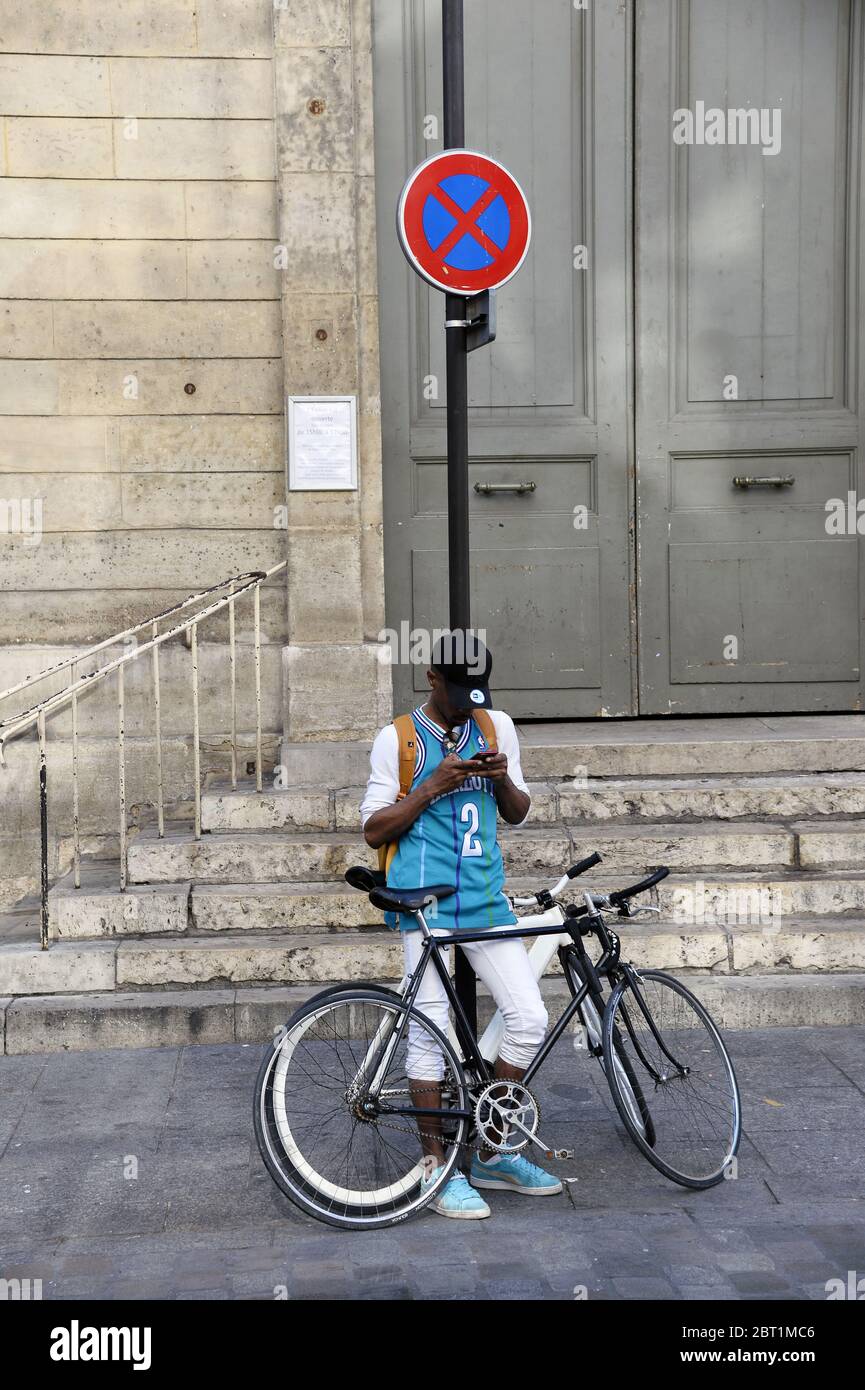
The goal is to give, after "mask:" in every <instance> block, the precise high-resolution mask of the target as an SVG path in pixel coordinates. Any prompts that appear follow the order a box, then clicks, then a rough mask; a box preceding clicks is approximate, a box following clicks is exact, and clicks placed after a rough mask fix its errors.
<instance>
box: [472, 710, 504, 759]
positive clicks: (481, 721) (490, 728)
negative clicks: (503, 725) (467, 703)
mask: <svg viewBox="0 0 865 1390" xmlns="http://www.w3.org/2000/svg"><path fill="white" fill-rule="evenodd" d="M472 719H473V720H474V721H475V723H476V724H477V726H478V728H479V729H480V731H481V733H482V734H483V736H484V738H485V740H486V744H487V747H488V748H489V750H490V752H491V753H497V752H498V751H499V745H498V742H497V741H496V726H495V724H494V723H493V721H492V717H491V716H490V712H489V710H488V709H476V710H473V711H472Z"/></svg>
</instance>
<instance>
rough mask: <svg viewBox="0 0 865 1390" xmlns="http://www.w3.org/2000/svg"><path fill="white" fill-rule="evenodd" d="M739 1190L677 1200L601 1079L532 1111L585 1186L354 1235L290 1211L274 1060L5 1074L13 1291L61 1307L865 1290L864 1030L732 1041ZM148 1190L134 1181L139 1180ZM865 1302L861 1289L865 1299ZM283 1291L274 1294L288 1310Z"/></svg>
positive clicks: (586, 1062) (207, 1050)
mask: <svg viewBox="0 0 865 1390" xmlns="http://www.w3.org/2000/svg"><path fill="white" fill-rule="evenodd" d="M728 1042H729V1045H730V1049H731V1052H732V1054H733V1057H734V1059H735V1062H736V1067H737V1071H738V1074H739V1079H740V1084H741V1087H742V1098H743V1107H744V1116H745V1138H744V1139H743V1142H742V1147H741V1151H740V1168H739V1177H738V1179H737V1180H736V1181H729V1182H724V1183H722V1184H721V1185H720V1186H718V1187H716V1188H714V1189H712V1190H711V1191H709V1192H704V1193H701V1192H690V1191H686V1190H685V1189H683V1188H678V1187H675V1186H674V1185H673V1184H671V1183H669V1182H667V1181H666V1179H664V1178H663V1177H662V1176H661V1175H660V1174H659V1173H656V1172H655V1171H654V1169H652V1168H651V1167H650V1166H649V1165H648V1164H647V1163H646V1162H645V1160H644V1159H642V1158H641V1157H640V1155H639V1154H638V1153H637V1151H636V1149H634V1148H633V1146H632V1145H631V1144H630V1142H629V1141H628V1139H627V1137H626V1136H625V1134H624V1131H623V1130H622V1129H621V1127H620V1126H619V1124H618V1122H617V1120H616V1117H615V1116H614V1114H613V1111H612V1103H611V1100H610V1097H609V1094H608V1092H607V1090H606V1084H605V1082H604V1080H603V1076H602V1074H601V1072H600V1068H599V1067H598V1065H597V1063H596V1062H594V1061H593V1060H592V1059H590V1058H587V1057H585V1056H583V1057H581V1056H579V1054H577V1053H575V1052H573V1051H571V1050H570V1049H569V1048H567V1047H560V1048H559V1049H557V1051H556V1052H555V1053H554V1054H553V1057H552V1059H551V1061H550V1063H549V1064H548V1065H547V1067H546V1068H545V1072H546V1076H544V1074H543V1073H542V1078H541V1084H540V1085H539V1087H538V1094H539V1096H540V1099H541V1102H542V1104H545V1106H546V1108H547V1112H548V1113H549V1110H550V1109H551V1108H552V1107H553V1106H556V1105H566V1106H567V1107H569V1112H568V1113H573V1115H574V1116H575V1127H574V1134H573V1140H572V1143H575V1144H576V1147H577V1157H576V1159H575V1160H574V1161H573V1162H571V1163H567V1164H565V1163H562V1164H548V1165H547V1166H548V1167H550V1168H551V1169H553V1170H555V1171H558V1172H559V1174H560V1176H572V1177H576V1179H577V1181H576V1183H574V1184H573V1185H571V1186H569V1187H568V1188H566V1191H565V1192H564V1193H563V1194H562V1195H561V1196H560V1197H555V1198H548V1199H545V1200H543V1201H538V1200H536V1199H534V1200H533V1199H531V1198H529V1197H520V1196H518V1195H515V1194H511V1193H502V1194H499V1193H491V1194H488V1195H489V1198H490V1205H491V1207H492V1209H493V1215H492V1219H490V1220H487V1221H481V1222H458V1221H446V1220H444V1219H443V1218H442V1217H439V1216H436V1215H434V1214H432V1213H426V1212H425V1213H423V1214H422V1215H421V1216H419V1217H417V1218H416V1219H414V1220H413V1221H409V1222H406V1223H405V1224H403V1225H401V1226H400V1227H398V1228H396V1229H392V1230H385V1231H372V1232H366V1233H354V1232H343V1231H339V1230H335V1229H332V1228H330V1227H326V1226H323V1225H321V1224H319V1223H318V1222H316V1221H314V1220H312V1219H311V1218H308V1217H306V1216H304V1215H303V1214H302V1213H300V1212H299V1211H297V1210H295V1208H294V1207H292V1206H291V1204H290V1203H289V1202H287V1201H286V1200H285V1199H284V1198H283V1197H282V1195H281V1194H280V1193H279V1192H278V1190H277V1189H276V1188H275V1187H274V1185H273V1183H272V1182H271V1179H270V1177H269V1176H268V1174H267V1172H266V1171H265V1169H264V1167H263V1165H262V1163H261V1160H260V1158H259V1155H258V1150H257V1148H256V1144H255V1140H254V1137H253V1134H252V1123H251V1100H252V1092H253V1084H254V1081H255V1076H256V1071H257V1068H258V1064H259V1060H260V1058H261V1056H262V1049H261V1048H260V1047H242V1046H222V1047H188V1048H183V1049H170V1048H165V1049H147V1050H141V1051H113V1052H84V1053H68V1054H56V1055H50V1056H28V1057H2V1058H0V1278H7V1279H11V1278H31V1279H41V1280H42V1296H43V1298H45V1299H47V1298H72V1299H75V1298H94V1299H113V1298H159V1299H166V1298H168V1299H202V1298H204V1299H235V1298H241V1299H243V1298H255V1299H271V1298H274V1297H277V1296H281V1297H285V1296H287V1297H288V1298H316V1299H320V1298H327V1299H331V1298H387V1299H391V1298H394V1299H466V1298H479V1299H571V1298H573V1297H574V1296H575V1289H576V1290H578V1291H579V1290H583V1289H584V1290H585V1296H586V1297H588V1299H589V1300H591V1299H623V1298H624V1299H654V1298H660V1299H700V1300H702V1299H716V1298H721V1299H736V1300H739V1299H760V1300H762V1299H788V1298H794V1299H800V1300H809V1299H815V1300H825V1299H826V1296H827V1293H826V1283H827V1280H830V1279H842V1280H844V1281H845V1282H846V1281H847V1278H848V1271H851V1270H852V1271H858V1274H857V1276H856V1277H858V1278H863V1277H865V1181H863V1170H865V1156H863V1155H865V1106H863V1093H865V1028H838V1029H806V1028H798V1029H783V1030H772V1031H767V1032H745V1033H738V1034H729V1035H728ZM136 1171H137V1176H132V1174H133V1173H135V1172H136ZM863 1288H865V1284H863ZM277 1291H278V1292H277Z"/></svg>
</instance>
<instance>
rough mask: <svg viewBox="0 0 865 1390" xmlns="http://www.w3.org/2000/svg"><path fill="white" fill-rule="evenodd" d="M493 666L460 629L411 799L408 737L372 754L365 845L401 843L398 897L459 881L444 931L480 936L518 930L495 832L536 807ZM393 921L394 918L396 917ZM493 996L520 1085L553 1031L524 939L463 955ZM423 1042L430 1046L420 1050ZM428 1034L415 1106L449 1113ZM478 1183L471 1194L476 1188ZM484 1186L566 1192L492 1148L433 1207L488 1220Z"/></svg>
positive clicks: (419, 714) (406, 941)
mask: <svg viewBox="0 0 865 1390" xmlns="http://www.w3.org/2000/svg"><path fill="white" fill-rule="evenodd" d="M491 668H492V657H491V656H490V654H489V652H488V651H487V650H486V648H485V647H484V645H483V643H482V642H480V641H478V639H476V638H474V637H473V636H471V635H469V634H466V633H463V632H460V631H457V632H453V633H446V634H445V635H444V636H443V637H442V638H441V639H440V640H439V641H438V642H437V643H436V646H435V648H434V650H433V654H432V662H431V666H430V670H428V671H427V679H428V681H429V685H430V693H429V695H428V697H427V700H426V703H425V704H423V705H420V706H419V707H418V708H417V709H416V710H414V712H413V716H412V717H413V719H414V724H415V730H416V732H417V744H418V746H417V752H416V757H415V774H414V781H413V783H412V788H411V791H410V792H409V793H408V794H407V795H406V796H404V797H403V798H402V800H398V795H399V789H400V786H399V738H398V734H397V731H396V729H395V727H394V725H393V724H389V725H387V726H386V727H385V728H384V729H382V730H381V731H380V733H379V734H378V736H377V737H376V740H375V742H374V743H373V746H372V753H371V758H370V761H371V772H370V778H369V782H368V784H367V789H366V794H365V796H364V799H363V803H362V805H361V808H360V809H361V821H362V824H363V830H364V836H365V838H366V842H367V844H368V845H370V846H371V847H372V848H373V849H377V848H378V847H379V846H381V845H386V844H390V843H391V842H392V841H394V840H396V841H398V847H397V851H396V854H395V856H394V858H393V860H392V862H391V864H390V867H389V869H388V877H387V881H388V885H389V887H391V888H420V887H423V886H424V885H425V884H431V883H453V884H455V885H456V888H457V891H456V893H454V894H453V895H452V896H451V897H448V898H443V899H442V900H441V902H439V903H438V904H437V911H436V917H435V921H434V923H433V924H431V925H432V926H433V928H434V929H443V930H447V931H459V930H461V929H462V930H464V931H478V930H480V929H483V928H486V927H502V926H515V925H516V922H517V918H516V916H515V915H514V911H513V908H512V907H511V904H510V902H509V901H508V899H507V897H506V896H505V892H504V867H503V864H502V854H501V849H500V847H499V843H498V838H497V833H496V817H497V813H498V812H501V814H502V816H503V817H504V819H505V820H506V821H507V822H508V824H509V825H521V824H522V822H523V821H524V820H525V819H526V816H527V815H528V813H529V807H530V805H531V798H530V796H529V790H528V787H527V786H526V784H525V781H524V780H523V774H522V770H521V768H520V749H519V743H518V740H517V733H516V729H515V728H514V724H513V720H512V719H511V718H510V716H509V715H507V714H505V713H504V711H503V710H492V709H491V708H490V707H491V705H492V700H491V698H490V692H489V676H490V670H491ZM477 709H489V710H490V718H491V719H492V722H493V726H494V728H495V733H496V743H497V749H496V752H495V753H494V754H492V755H491V753H490V750H489V748H488V747H487V743H486V740H485V739H484V737H483V735H482V733H481V732H480V730H479V728H478V726H477V723H476V721H475V720H474V719H473V718H472V711H473V710H477ZM389 916H395V914H389ZM389 925H399V927H400V928H401V930H402V932H403V947H404V954H405V969H406V972H407V973H408V972H410V971H412V970H413V969H414V968H415V967H416V965H417V962H418V960H419V959H420V952H421V946H422V941H421V933H420V930H419V929H418V927H417V924H416V922H415V920H414V918H413V917H407V916H406V915H405V914H402V913H400V914H399V915H398V921H394V922H390V923H389ZM462 949H463V950H464V951H465V953H466V955H467V957H468V958H469V961H470V963H471V965H472V968H473V969H474V971H475V973H476V974H477V976H478V978H479V979H481V980H482V981H483V983H484V984H485V985H486V986H487V988H488V989H489V991H490V993H491V994H492V996H493V998H494V999H495V1001H496V1004H497V1005H498V1007H499V1009H500V1010H501V1012H502V1016H503V1018H504V1023H505V1030H504V1037H503V1039H502V1045H501V1048H500V1051H499V1057H498V1061H497V1062H496V1068H495V1074H496V1076H497V1077H503V1078H511V1079H515V1080H519V1079H520V1078H521V1077H522V1075H523V1073H524V1072H525V1069H526V1066H527V1065H528V1063H529V1061H530V1060H531V1058H532V1056H533V1055H534V1053H535V1052H536V1051H537V1048H538V1046H539V1044H540V1043H541V1041H542V1040H543V1037H544V1034H545V1032H546V1027H547V1012H546V1009H545V1008H544V1004H543V1001H542V999H541V993H540V988H539V986H538V982H537V980H536V979H535V977H534V973H533V971H532V968H531V965H530V963H529V958H528V954H527V952H526V949H525V946H524V945H523V943H522V941H521V940H519V939H518V938H513V939H511V940H509V941H490V942H483V941H479V942H467V943H466V945H465V946H464V947H463V948H462ZM416 1007H417V1009H418V1011H419V1012H420V1013H422V1014H424V1015H425V1016H426V1017H427V1018H429V1019H430V1020H431V1022H433V1023H435V1024H436V1025H437V1027H438V1028H439V1029H440V1030H441V1031H442V1032H444V1033H447V1027H448V1001H447V996H446V994H445V992H444V989H443V987H442V983H441V980H440V979H439V977H438V975H437V974H436V973H435V971H434V969H433V967H432V964H430V965H429V966H428V967H427V970H426V972H425V974H424V978H423V980H422V982H421V987H420V990H419V993H418V996H417V1000H416ZM422 1040H425V1041H422ZM431 1051H432V1049H431V1048H430V1046H429V1034H427V1033H424V1032H423V1030H421V1029H419V1028H417V1026H416V1025H410V1026H409V1037H408V1051H407V1057H406V1070H407V1073H408V1077H409V1081H410V1083H411V1091H412V1103H413V1104H414V1105H416V1106H417V1107H418V1108H421V1109H431V1110H436V1109H440V1108H441V1081H442V1076H443V1071H444V1059H443V1058H442V1055H441V1050H440V1049H439V1048H436V1049H435V1055H431ZM420 1133H421V1142H422V1144H423V1149H424V1153H425V1154H426V1155H427V1156H428V1157H429V1160H430V1165H431V1172H430V1173H429V1175H428V1177H427V1178H426V1179H425V1181H428V1182H431V1181H432V1180H433V1179H434V1177H435V1175H436V1173H437V1171H438V1169H439V1168H440V1166H441V1164H442V1163H443V1161H444V1146H443V1141H442V1134H441V1121H440V1120H439V1119H438V1118H431V1119H430V1120H429V1121H427V1122H426V1123H425V1124H423V1125H421V1126H420ZM472 1184H473V1185H472ZM478 1187H483V1188H493V1189H499V1190H501V1191H512V1192H522V1193H526V1194H528V1195H530V1196H551V1195H553V1194H554V1193H557V1192H561V1190H562V1185H561V1183H560V1182H559V1181H558V1180H557V1179H556V1178H554V1177H551V1176H550V1174H549V1173H545V1172H544V1170H543V1169H542V1168H538V1167H537V1166H536V1165H535V1164H533V1163H530V1162H529V1161H528V1160H527V1159H526V1158H525V1157H523V1155H522V1154H508V1155H504V1154H499V1153H496V1152H495V1151H493V1150H491V1149H484V1150H482V1152H481V1153H480V1154H477V1153H476V1154H474V1155H473V1158H472V1167H471V1183H469V1182H468V1181H467V1180H466V1178H465V1177H464V1176H463V1174H462V1173H459V1172H458V1173H456V1174H455V1175H454V1176H453V1177H451V1178H450V1180H449V1182H448V1183H447V1185H446V1186H445V1188H444V1190H443V1192H442V1193H440V1195H439V1196H438V1198H437V1199H436V1201H435V1202H434V1203H433V1204H432V1206H433V1210H434V1211H437V1212H439V1213H440V1214H441V1215H442V1216H451V1217H457V1218H460V1219H462V1220H478V1219H480V1218H483V1217H485V1216H489V1215H490V1209H489V1207H488V1206H487V1204H486V1202H485V1201H484V1200H483V1198H482V1197H481V1196H480V1194H479V1193H478V1192H477V1191H476V1190H475V1189H476V1188H478Z"/></svg>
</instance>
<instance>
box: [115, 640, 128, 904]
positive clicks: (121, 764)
mask: <svg viewBox="0 0 865 1390" xmlns="http://www.w3.org/2000/svg"><path fill="white" fill-rule="evenodd" d="M117 790H118V800H119V803H120V891H121V893H125V892H126V684H125V681H124V676H123V667H122V666H118V668H117Z"/></svg>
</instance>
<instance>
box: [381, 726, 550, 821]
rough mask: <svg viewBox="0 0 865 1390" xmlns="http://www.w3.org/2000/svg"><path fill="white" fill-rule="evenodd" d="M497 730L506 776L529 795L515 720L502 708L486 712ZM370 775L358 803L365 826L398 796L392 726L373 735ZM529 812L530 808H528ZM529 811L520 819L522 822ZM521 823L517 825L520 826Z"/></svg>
mask: <svg viewBox="0 0 865 1390" xmlns="http://www.w3.org/2000/svg"><path fill="white" fill-rule="evenodd" d="M487 713H488V714H489V716H490V718H491V719H492V721H493V727H494V729H495V731H496V742H497V744H498V749H499V752H500V753H504V754H505V757H506V758H507V760H508V776H509V777H510V779H511V781H512V782H513V783H514V786H516V787H519V789H520V791H521V792H525V793H526V796H529V795H530V793H529V789H528V787H527V786H526V782H525V778H524V777H523V769H522V767H521V766H520V741H519V739H518V738H517V731H516V729H515V727H514V721H513V720H512V719H511V716H510V715H509V714H505V711H504V710H502V709H491V710H488V711H487ZM369 760H370V774H369V781H368V782H367V784H366V792H365V793H364V798H363V801H362V802H361V804H360V819H361V825H366V823H367V821H368V820H369V818H370V816H372V815H374V814H375V812H376V811H381V810H383V809H384V808H385V807H386V806H393V805H394V803H395V802H396V800H397V798H398V797H399V735H398V734H397V731H396V727H395V725H393V724H386V725H385V727H384V728H383V729H381V730H379V732H378V733H377V734H376V737H375V740H374V741H373V745H372V750H371V752H370V759H369ZM529 810H531V806H529ZM528 814H529V811H526V815H525V816H524V817H523V821H525V819H526V817H527V816H528ZM523 821H520V822H519V824H520V825H522V824H523Z"/></svg>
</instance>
